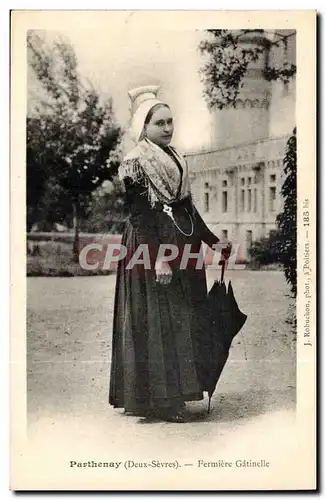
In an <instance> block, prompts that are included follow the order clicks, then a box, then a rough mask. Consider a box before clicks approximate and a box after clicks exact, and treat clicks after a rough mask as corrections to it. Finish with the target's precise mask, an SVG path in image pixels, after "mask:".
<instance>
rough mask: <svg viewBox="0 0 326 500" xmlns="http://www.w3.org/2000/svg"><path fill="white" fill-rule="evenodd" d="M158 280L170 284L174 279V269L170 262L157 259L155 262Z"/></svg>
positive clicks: (163, 283) (162, 283)
mask: <svg viewBox="0 0 326 500" xmlns="http://www.w3.org/2000/svg"><path fill="white" fill-rule="evenodd" d="M155 272H156V281H157V282H158V283H160V284H161V285H168V284H169V283H170V282H171V280H172V269H171V267H170V265H169V263H168V262H166V261H164V260H157V261H156V263H155Z"/></svg>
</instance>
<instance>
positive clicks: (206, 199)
mask: <svg viewBox="0 0 326 500" xmlns="http://www.w3.org/2000/svg"><path fill="white" fill-rule="evenodd" d="M204 212H209V193H205V194H204Z"/></svg>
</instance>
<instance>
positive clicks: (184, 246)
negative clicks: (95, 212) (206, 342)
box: [109, 86, 231, 422]
mask: <svg viewBox="0 0 326 500" xmlns="http://www.w3.org/2000/svg"><path fill="white" fill-rule="evenodd" d="M158 89H159V87H157V86H147V87H141V88H137V89H134V90H132V91H130V92H129V96H130V98H131V102H132V121H131V132H132V135H133V139H134V140H135V142H136V146H135V147H134V148H133V149H132V150H131V151H130V152H129V153H128V154H127V156H126V157H125V158H124V160H123V161H122V163H121V165H120V167H119V176H120V179H121V180H123V182H124V185H125V190H126V202H127V204H128V207H129V211H130V216H129V218H128V220H127V223H126V227H125V230H124V233H123V237H122V242H121V243H122V245H124V246H125V247H126V249H127V254H126V257H125V259H123V260H121V261H119V266H118V270H117V281H116V291H115V305H114V319H113V338H112V363H111V377H110V393H109V403H110V404H111V405H113V406H114V407H115V408H124V409H125V412H128V413H133V414H137V415H143V416H151V415H155V416H157V417H159V418H161V419H162V420H166V421H171V422H184V420H185V419H184V414H183V410H182V409H183V407H184V405H185V402H186V401H195V400H201V399H203V386H202V384H201V382H200V373H199V369H198V367H199V365H200V359H198V354H197V346H198V343H199V342H200V321H199V320H200V317H201V312H202V308H203V305H204V303H205V299H206V295H207V287H206V275H205V269H204V266H203V262H202V261H201V259H200V258H199V259H197V258H196V257H194V255H193V254H198V252H200V247H201V243H202V242H205V243H206V244H207V245H208V246H210V247H213V245H215V244H217V243H218V242H219V239H218V238H217V237H216V236H215V235H214V234H213V233H212V232H211V231H210V230H209V229H208V227H207V226H206V224H205V223H204V221H203V220H202V219H201V217H200V215H199V214H198V212H197V210H196V208H195V206H194V204H193V202H192V199H191V193H190V183H189V178H188V170H187V164H186V162H185V160H184V158H183V157H182V156H181V155H180V154H179V153H178V152H177V151H176V150H175V149H174V148H172V147H171V146H169V144H170V141H171V138H172V134H173V118H172V114H171V110H170V108H169V106H168V105H167V104H165V103H163V102H161V101H160V100H159V99H158V98H157V92H158ZM164 244H165V245H166V246H165V247H163V246H162V245H164ZM230 248H231V245H230V244H229V245H228V248H227V249H226V251H225V256H227V255H228V254H229V252H230ZM137 249H138V250H137ZM186 251H188V254H187V253H186ZM189 251H190V252H191V254H192V255H189ZM169 252H170V253H169ZM166 255H169V256H170V259H171V260H169V262H167V261H166V258H165V259H164V257H165V256H166ZM187 256H188V257H190V259H187ZM191 257H192V258H191ZM183 259H184V260H183ZM197 262H198V265H197V267H198V269H196V264H197Z"/></svg>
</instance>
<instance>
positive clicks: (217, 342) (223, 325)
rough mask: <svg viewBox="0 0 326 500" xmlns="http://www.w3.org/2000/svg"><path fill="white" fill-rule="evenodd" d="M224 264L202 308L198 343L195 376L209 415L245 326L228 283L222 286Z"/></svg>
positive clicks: (244, 319)
mask: <svg viewBox="0 0 326 500" xmlns="http://www.w3.org/2000/svg"><path fill="white" fill-rule="evenodd" d="M225 263H226V262H225V260H223V261H222V273H221V279H220V280H216V281H215V282H214V284H213V286H212V288H211V290H210V292H209V293H208V296H207V300H206V305H205V325H206V328H204V329H202V331H201V337H200V340H199V363H198V374H199V379H200V381H201V384H202V386H203V390H204V391H207V392H208V397H209V403H208V412H209V411H210V405H211V398H212V395H213V393H214V391H215V388H216V384H217V382H218V380H219V378H220V376H221V373H222V371H223V368H224V366H225V363H226V361H227V359H228V357H229V350H230V347H231V343H232V341H233V339H234V337H235V336H236V335H237V333H239V331H240V330H241V328H242V327H243V325H244V324H245V322H246V319H247V315H246V314H244V313H242V312H241V311H240V309H239V306H238V304H237V302H236V300H235V297H234V293H233V288H232V284H231V281H230V282H229V284H228V287H226V285H225V282H224V271H225Z"/></svg>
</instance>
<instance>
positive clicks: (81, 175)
mask: <svg viewBox="0 0 326 500" xmlns="http://www.w3.org/2000/svg"><path fill="white" fill-rule="evenodd" d="M27 47H28V60H29V65H30V67H31V68H32V70H33V71H34V73H35V75H36V80H37V83H38V84H39V86H38V87H37V93H38V96H39V98H38V97H36V99H35V100H34V108H33V109H32V110H31V111H30V116H29V119H28V120H27V153H28V155H27V171H28V175H27V182H28V187H27V193H28V206H29V210H28V213H29V214H32V215H33V216H35V215H36V214H37V213H38V212H40V210H41V211H42V204H43V214H44V213H45V212H46V213H45V215H46V218H47V220H50V222H57V221H60V222H61V221H62V217H64V220H65V221H66V222H68V224H71V225H72V226H73V228H74V231H75V239H74V246H73V250H74V256H75V258H78V250H79V231H80V224H81V220H82V219H83V218H84V217H86V216H87V215H88V208H89V204H90V201H91V198H92V193H93V192H94V191H95V190H97V189H98V187H99V186H101V185H102V183H103V182H104V181H105V180H110V179H112V177H113V174H114V171H115V170H116V168H117V162H118V158H117V157H116V156H114V155H112V151H114V150H115V149H116V148H117V147H118V146H119V144H120V138H121V129H120V127H119V126H118V125H117V124H116V123H115V119H114V115H113V109H112V100H111V99H107V100H103V99H101V98H100V95H99V93H98V91H97V90H96V89H95V88H94V87H93V86H92V85H91V84H90V83H89V82H88V83H87V85H86V84H85V83H84V82H83V81H82V79H81V77H80V75H79V74H78V64H77V58H76V54H75V52H74V49H73V47H72V46H71V45H70V43H69V42H68V41H67V40H65V39H62V38H56V39H54V40H53V41H52V42H51V43H49V42H47V41H46V40H45V38H44V35H42V34H40V33H39V32H35V31H30V32H29V33H28V37H27ZM32 102H33V101H32ZM41 135H42V137H40V136H41ZM108 159H109V160H108ZM36 176H38V181H37V182H36V183H35V186H31V184H32V183H33V182H35V177H36ZM47 203H48V205H47ZM44 205H45V206H44ZM32 218H33V217H32ZM28 226H30V223H28Z"/></svg>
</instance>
